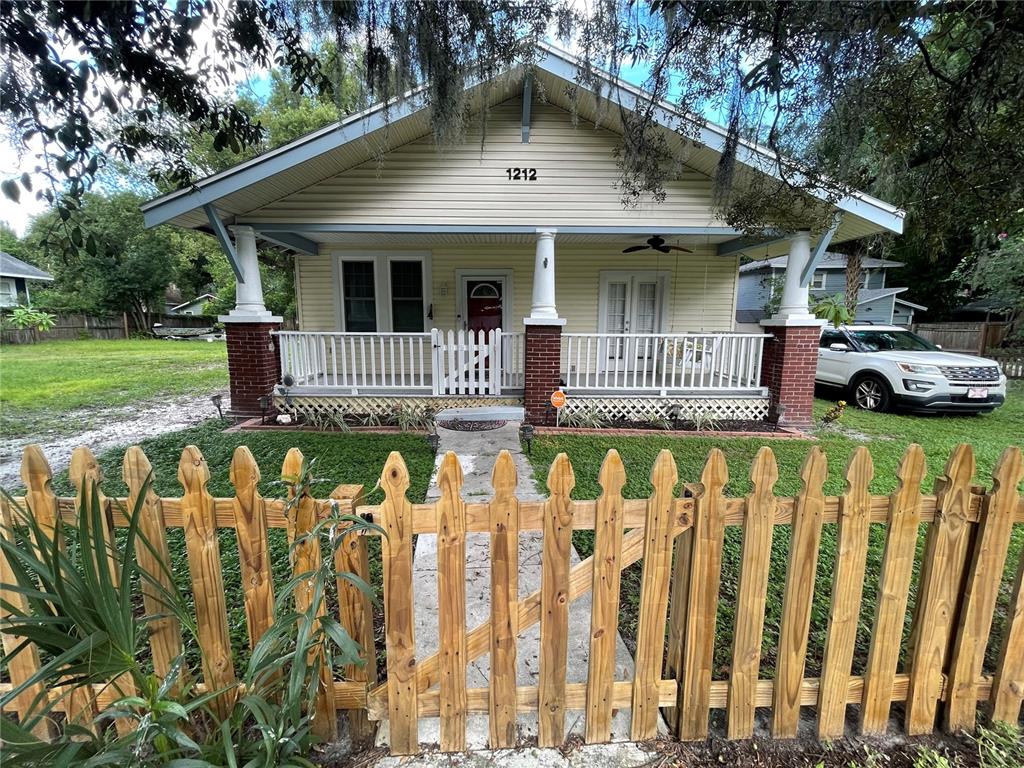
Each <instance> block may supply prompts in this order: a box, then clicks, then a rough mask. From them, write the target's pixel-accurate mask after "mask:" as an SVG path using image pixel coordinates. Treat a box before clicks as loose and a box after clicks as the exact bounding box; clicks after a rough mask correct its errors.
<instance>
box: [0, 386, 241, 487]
mask: <svg viewBox="0 0 1024 768" xmlns="http://www.w3.org/2000/svg"><path fill="white" fill-rule="evenodd" d="M213 394H214V393H212V392H211V393H209V394H206V395H186V396H183V397H175V398H168V399H166V400H159V401H148V402H143V403H139V404H137V405H135V406H132V407H130V408H120V407H115V408H103V409H99V408H89V409H83V410H80V411H71V412H69V413H68V414H66V417H65V419H64V420H65V421H66V423H68V424H82V423H87V424H89V425H90V426H89V428H88V429H85V430H74V431H64V430H62V429H61V427H60V426H55V427H54V428H52V429H48V430H46V431H45V432H41V433H38V434H34V435H27V436H19V437H15V438H7V437H6V436H4V437H2V438H0V487H3V488H7V489H11V488H16V487H19V486H20V485H21V477H20V476H19V472H20V467H21V452H22V450H23V449H24V448H25V446H26V445H31V444H33V443H37V444H39V445H41V446H42V448H43V453H45V454H46V458H47V459H48V460H49V462H50V468H51V469H52V470H53V472H54V474H56V473H58V472H61V471H62V470H64V469H66V468H67V466H68V463H69V462H70V461H71V453H72V451H74V450H75V448H77V447H78V446H80V445H86V446H88V447H89V449H90V450H91V451H92V452H93V453H95V454H97V455H98V454H100V453H102V452H103V451H106V450H107V449H109V448H115V447H118V446H128V445H132V444H133V443H137V442H139V441H140V440H144V439H145V438H148V437H155V436H156V435H161V434H164V433H165V432H175V431H177V430H179V429H185V428H187V427H191V426H195V425H196V424H198V423H200V422H202V421H206V420H207V419H211V418H216V416H217V409H216V407H215V406H214V405H213V403H212V402H211V401H210V396H211V395H213ZM222 394H223V395H224V401H223V403H222V404H221V408H222V409H223V410H224V411H225V412H226V411H227V409H228V408H229V407H230V403H229V402H228V398H227V394H226V393H222Z"/></svg>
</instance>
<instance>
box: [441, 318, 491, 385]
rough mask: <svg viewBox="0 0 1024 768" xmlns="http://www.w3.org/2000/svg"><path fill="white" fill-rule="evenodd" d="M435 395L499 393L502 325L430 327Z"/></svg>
mask: <svg viewBox="0 0 1024 768" xmlns="http://www.w3.org/2000/svg"><path fill="white" fill-rule="evenodd" d="M431 337H432V342H433V347H434V355H433V365H434V367H433V382H434V394H435V395H499V394H501V368H502V366H501V361H502V355H501V329H500V328H498V329H495V330H491V331H447V332H446V331H440V330H438V329H436V328H435V329H433V330H432V331H431Z"/></svg>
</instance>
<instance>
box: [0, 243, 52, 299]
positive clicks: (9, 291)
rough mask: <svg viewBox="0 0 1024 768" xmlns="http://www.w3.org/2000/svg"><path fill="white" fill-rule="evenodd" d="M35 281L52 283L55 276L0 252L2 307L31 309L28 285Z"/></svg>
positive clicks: (0, 297) (0, 296)
mask: <svg viewBox="0 0 1024 768" xmlns="http://www.w3.org/2000/svg"><path fill="white" fill-rule="evenodd" d="M33 280H35V281H38V282H44V283H52V282H53V275H51V274H50V273H49V272H44V271H43V270H41V269H39V267H33V266H32V265H31V264H26V263H25V262H24V261H22V260H21V259H16V258H14V257H13V256H11V254H9V253H4V252H3V251H0V307H16V306H17V305H19V304H24V305H25V306H28V307H31V306H32V295H31V293H30V292H29V289H28V284H29V282H31V281H33Z"/></svg>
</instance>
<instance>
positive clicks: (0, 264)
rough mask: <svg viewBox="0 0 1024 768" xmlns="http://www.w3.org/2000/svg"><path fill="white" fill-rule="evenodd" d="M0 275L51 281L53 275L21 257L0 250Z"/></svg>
mask: <svg viewBox="0 0 1024 768" xmlns="http://www.w3.org/2000/svg"><path fill="white" fill-rule="evenodd" d="M0 277H22V278H24V279H26V280H46V281H52V280H53V275H51V274H50V273H49V272H44V271H43V270H41V269H39V267H33V266H32V265H31V264H27V263H26V262H24V261H22V260H21V259H16V258H14V257H13V256H11V254H9V253H4V252H3V251H0Z"/></svg>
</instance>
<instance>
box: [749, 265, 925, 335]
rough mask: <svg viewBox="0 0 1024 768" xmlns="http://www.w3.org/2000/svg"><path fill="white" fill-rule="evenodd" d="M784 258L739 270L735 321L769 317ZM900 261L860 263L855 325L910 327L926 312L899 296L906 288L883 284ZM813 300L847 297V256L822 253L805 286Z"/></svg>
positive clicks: (752, 320)
mask: <svg viewBox="0 0 1024 768" xmlns="http://www.w3.org/2000/svg"><path fill="white" fill-rule="evenodd" d="M786 262H787V257H786V256H776V257H775V258H772V259H764V260H762V261H751V262H750V263H748V264H744V265H743V266H741V267H740V278H739V279H740V284H739V291H738V293H737V296H736V322H737V323H759V322H760V321H761V320H763V319H764V318H766V317H768V315H769V312H768V309H767V308H768V306H769V304H770V303H771V301H772V296H773V293H774V292H775V291H781V290H782V286H781V284H782V278H783V276H784V275H785V274H786ZM902 266H903V262H900V261H888V260H886V259H870V258H868V259H864V260H863V262H862V263H861V281H860V292H859V293H858V294H857V315H856V322H858V323H868V322H871V323H876V324H879V325H881V324H886V325H905V326H910V324H911V323H913V322H914V312H915V310H921V311H922V312H923V311H925V310H926V309H927V307H923V306H921V305H920V304H914V303H913V302H911V301H907V300H906V299H901V298H899V295H900V294H901V293H903V292H904V291H906V290H907V288H897V287H891V286H888V285H886V275H885V273H886V271H887V270H890V269H895V268H897V267H902ZM808 287H809V288H810V293H811V296H812V297H822V296H834V295H836V294H840V295H845V294H846V255H845V254H842V253H825V254H824V256H823V257H822V259H821V261H819V262H818V264H817V266H816V267H815V269H814V273H813V275H812V276H811V279H810V282H809V283H808Z"/></svg>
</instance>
